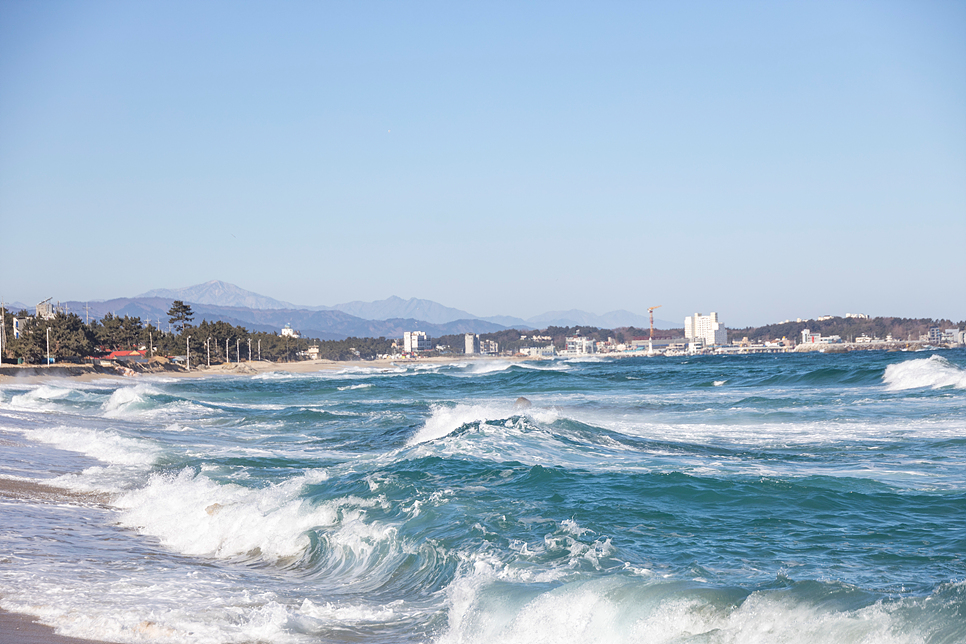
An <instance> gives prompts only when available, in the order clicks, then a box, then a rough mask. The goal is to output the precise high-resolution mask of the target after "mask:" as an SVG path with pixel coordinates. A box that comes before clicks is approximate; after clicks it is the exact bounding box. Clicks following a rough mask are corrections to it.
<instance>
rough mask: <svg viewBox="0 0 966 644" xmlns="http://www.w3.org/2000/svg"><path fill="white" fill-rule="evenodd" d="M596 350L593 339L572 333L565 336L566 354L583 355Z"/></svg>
mask: <svg viewBox="0 0 966 644" xmlns="http://www.w3.org/2000/svg"><path fill="white" fill-rule="evenodd" d="M596 351H597V349H596V347H595V346H594V341H593V340H592V339H590V338H585V337H583V336H580V335H572V336H569V337H568V338H567V349H566V352H565V353H566V355H571V356H585V355H590V354H591V353H596Z"/></svg>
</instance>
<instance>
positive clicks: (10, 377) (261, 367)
mask: <svg viewBox="0 0 966 644" xmlns="http://www.w3.org/2000/svg"><path fill="white" fill-rule="evenodd" d="M528 360H534V358H530V357H524V356H452V357H450V356H444V357H435V358H409V359H407V358H396V359H386V360H346V361H337V360H301V361H298V362H268V361H266V360H262V361H259V360H252V361H242V362H229V363H225V364H218V365H211V366H210V367H209V366H207V365H206V364H201V365H194V364H193V365H192V366H191V369H190V370H187V369H184V368H178V369H165V370H158V371H136V370H133V369H128V368H126V367H124V366H123V365H118V367H117V368H105V367H93V366H90V365H70V364H53V365H50V366H46V365H21V366H18V365H3V366H2V367H0V386H2V385H10V384H38V383H41V382H45V381H47V380H49V379H51V378H70V379H71V380H76V381H77V382H91V381H94V380H99V379H104V378H114V379H116V378H149V377H151V376H164V377H173V378H205V377H213V376H238V375H246V374H251V375H255V374H259V373H270V372H273V371H274V372H278V371H281V372H286V373H314V372H318V371H342V370H345V369H395V368H398V367H403V366H412V365H421V364H457V363H462V362H475V361H499V362H521V361H528Z"/></svg>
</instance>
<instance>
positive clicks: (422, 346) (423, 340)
mask: <svg viewBox="0 0 966 644" xmlns="http://www.w3.org/2000/svg"><path fill="white" fill-rule="evenodd" d="M432 348H433V344H432V342H430V341H429V336H427V335H426V334H425V333H424V332H422V331H404V332H403V351H405V352H406V353H415V352H417V351H431V350H432Z"/></svg>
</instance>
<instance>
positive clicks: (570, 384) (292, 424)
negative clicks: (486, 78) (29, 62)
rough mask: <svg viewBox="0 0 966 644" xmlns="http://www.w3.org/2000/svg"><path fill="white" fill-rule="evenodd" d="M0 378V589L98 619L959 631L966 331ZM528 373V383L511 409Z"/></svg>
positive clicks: (965, 628) (346, 638) (518, 636)
mask: <svg viewBox="0 0 966 644" xmlns="http://www.w3.org/2000/svg"><path fill="white" fill-rule="evenodd" d="M363 365H364V363H355V364H353V365H351V366H347V368H346V369H344V370H342V371H338V372H323V373H315V374H288V373H282V372H276V373H267V374H261V375H257V376H221V377H212V378H204V379H173V378H169V379H164V378H157V379H150V378H142V379H138V380H134V379H128V380H123V381H121V380H117V381H98V382H94V383H77V382H71V381H67V380H62V381H56V382H49V383H47V384H44V385H16V384H15V385H7V386H4V387H3V388H2V389H0V476H3V477H7V478H11V477H12V478H21V479H29V480H41V481H44V482H47V483H50V484H53V485H57V486H61V487H65V488H68V489H70V490H75V491H80V492H95V493H100V494H102V495H103V496H102V497H100V499H101V501H99V502H94V501H73V502H69V501H65V500H63V499H57V498H33V499H26V500H14V499H3V498H0V517H2V518H0V607H2V608H4V609H7V610H14V611H21V612H28V613H31V614H34V615H37V616H39V617H41V618H42V620H43V621H45V622H47V623H49V624H52V625H54V626H55V627H56V628H57V629H58V630H59V631H60V632H62V633H65V634H70V635H75V636H81V637H88V638H95V639H106V640H111V641H119V642H144V641H152V642H293V643H296V642H299V643H301V642H433V643H435V642H438V643H457V642H459V643H475V642H479V643H491V642H521V643H522V642H527V643H530V642H566V643H567V644H577V643H581V642H615V643H621V642H642V643H643V642H646V643H655V642H674V643H684V642H688V643H691V642H694V643H697V642H700V643H719V642H720V643H724V642H728V643H731V642H734V643H745V642H769V643H770V642H791V643H795V642H863V643H880V642H882V643H892V642H896V643H899V642H902V643H918V642H923V643H927V642H928V643H937V644H938V643H953V642H966V560H964V557H966V351H963V350H950V351H943V352H935V353H879V352H863V353H852V354H845V355H824V354H805V355H797V354H796V355H769V356H731V357H691V358H652V359H647V358H636V359H591V360H587V361H575V360H569V361H567V360H555V361H543V362H533V363H510V362H501V361H468V362H465V363H461V364H454V365H444V366H439V365H425V364H399V365H398V366H397V367H395V368H392V369H387V370H377V369H367V368H365V367H364V366H363ZM520 396H523V397H526V398H527V399H528V400H529V401H530V402H531V403H532V406H530V407H523V406H518V405H517V404H515V401H516V400H517V398H518V397H520Z"/></svg>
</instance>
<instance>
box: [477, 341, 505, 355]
mask: <svg viewBox="0 0 966 644" xmlns="http://www.w3.org/2000/svg"><path fill="white" fill-rule="evenodd" d="M499 352H500V345H499V344H497V343H496V341H494V340H480V353H481V354H483V355H485V356H495V355H496V354H498V353H499Z"/></svg>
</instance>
